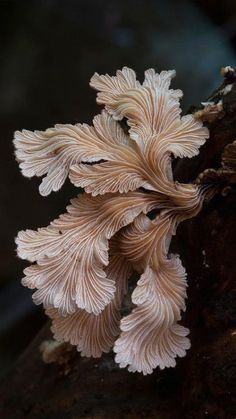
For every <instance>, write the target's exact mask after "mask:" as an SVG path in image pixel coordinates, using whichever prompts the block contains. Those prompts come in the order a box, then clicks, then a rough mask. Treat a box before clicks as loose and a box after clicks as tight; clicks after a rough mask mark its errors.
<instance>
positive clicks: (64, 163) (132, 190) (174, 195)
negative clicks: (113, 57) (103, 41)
mask: <svg viewBox="0 0 236 419" xmlns="http://www.w3.org/2000/svg"><path fill="white" fill-rule="evenodd" d="M174 75H175V72H174V71H163V72H161V73H160V74H157V73H155V71H154V70H152V69H151V70H147V71H146V72H145V80H144V82H143V84H140V82H139V81H137V79H136V75H135V72H134V71H133V70H131V69H129V68H127V67H124V68H123V69H122V70H121V71H117V74H116V76H113V77H110V76H109V75H105V76H100V75H98V74H95V75H94V76H93V77H92V79H91V82H90V85H91V86H92V87H93V88H95V89H96V90H98V95H97V102H98V103H99V104H101V105H104V109H103V111H102V112H101V114H100V115H97V116H96V117H95V118H94V120H93V126H88V125H86V124H76V125H70V124H66V125H55V127H54V128H50V129H48V130H46V131H44V132H41V131H34V132H31V131H27V130H23V131H22V132H19V131H17V132H16V133H15V140H14V143H15V148H16V157H17V160H18V161H19V163H20V168H21V170H22V173H23V174H24V175H25V176H27V177H32V176H44V178H43V181H42V183H41V185H40V188H39V189H40V193H41V194H42V195H48V194H49V193H50V192H51V191H57V190H59V189H60V188H61V186H62V185H63V183H64V182H65V179H66V178H67V176H69V178H70V180H71V182H72V183H74V185H76V186H78V187H82V188H84V191H85V192H84V193H83V194H81V195H79V196H78V197H77V198H74V199H73V200H72V201H71V205H70V206H68V208H67V213H65V214H63V215H62V216H60V217H59V218H58V219H57V220H54V221H53V222H52V223H51V224H50V226H48V227H46V228H40V229H38V230H37V231H32V230H26V231H21V232H20V233H19V234H18V237H17V239H16V242H17V248H18V255H19V256H20V257H21V258H23V259H27V260H29V261H30V262H36V263H35V264H33V265H31V266H30V267H28V268H26V269H25V271H24V273H25V277H24V278H23V280H22V283H23V285H25V286H28V287H29V288H32V289H36V291H35V292H34V294H33V299H34V301H35V303H36V304H41V303H43V305H44V307H45V308H46V313H47V314H48V315H49V317H50V318H51V319H52V331H53V333H54V337H55V338H56V339H57V340H59V341H66V342H70V343H71V344H72V345H76V346H77V349H78V350H79V351H80V352H81V354H82V355H83V356H93V357H100V356H101V355H102V352H108V351H109V350H110V349H111V348H112V347H113V346H114V351H115V353H116V356H115V360H116V362H117V363H118V364H119V365H120V367H126V366H128V369H129V371H133V372H134V371H139V372H142V373H143V374H149V373H151V372H152V371H153V369H154V368H156V367H157V366H159V367H160V368H165V367H173V366H174V365H175V358H176V356H184V355H185V352H186V349H188V348H189V347H190V342H189V339H188V337H187V335H188V333H189V331H188V329H186V328H184V327H183V326H181V325H179V324H178V322H179V320H180V319H181V311H183V310H185V298H186V287H187V283H186V272H185V269H184V267H183V266H182V263H181V261H180V258H179V256H178V255H172V254H169V246H170V241H171V237H172V235H173V234H175V232H176V228H177V226H178V224H179V223H180V222H181V221H183V220H185V219H187V218H191V217H193V216H194V215H196V214H197V213H198V212H199V210H200V208H201V206H202V202H203V198H204V192H203V189H201V188H200V186H197V185H196V184H180V183H178V182H175V181H174V180H173V174H172V165H171V163H172V158H173V157H193V156H195V155H196V154H197V153H198V152H199V148H200V146H201V145H202V144H204V142H205V140H206V138H208V130H207V128H205V127H203V125H202V122H200V121H198V120H197V119H196V118H195V117H194V116H193V115H187V116H182V117H181V116H180V113H181V109H180V105H179V99H180V98H181V97H182V92H181V91H180V90H172V89H169V86H170V82H171V78H172V77H174ZM123 118H126V121H127V124H128V128H129V132H128V134H126V133H125V132H124V130H123V129H122V128H121V126H120V124H119V122H118V121H119V120H122V119H123ZM155 209H156V210H157V212H156V214H157V215H156V216H155V218H154V219H153V220H151V219H150V218H149V216H148V213H149V212H150V211H152V210H155ZM134 270H135V271H137V272H138V273H139V274H140V279H139V281H138V283H137V287H136V288H135V290H134V291H133V293H132V302H133V303H134V305H135V306H136V307H135V308H134V309H133V310H132V312H131V313H130V314H129V315H127V316H125V317H123V318H122V319H120V308H121V304H122V298H123V296H124V294H125V293H126V292H127V289H128V288H127V283H128V279H129V277H130V276H131V275H132V272H133V271H134Z"/></svg>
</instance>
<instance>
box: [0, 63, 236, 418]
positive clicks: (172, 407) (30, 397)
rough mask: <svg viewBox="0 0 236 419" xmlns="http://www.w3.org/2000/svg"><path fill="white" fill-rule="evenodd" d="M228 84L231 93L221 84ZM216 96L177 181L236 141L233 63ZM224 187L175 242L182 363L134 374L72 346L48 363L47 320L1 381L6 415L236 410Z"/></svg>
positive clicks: (235, 323) (234, 262) (233, 259)
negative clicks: (182, 290) (183, 289)
mask: <svg viewBox="0 0 236 419" xmlns="http://www.w3.org/2000/svg"><path fill="white" fill-rule="evenodd" d="M231 84H233V85H232V89H231V90H230V88H229V89H228V90H230V91H228V90H227V91H228V93H226V94H225V91H224V90H222V89H223V88H224V87H225V86H226V85H227V86H230V85H231ZM220 99H221V100H222V102H223V111H222V112H221V114H219V115H218V116H217V115H216V117H215V119H214V118H213V119H214V120H213V121H212V122H208V126H209V129H210V139H209V140H208V141H207V143H206V145H205V146H203V147H202V148H201V151H200V154H199V155H198V156H197V157H195V158H193V159H182V160H180V161H179V162H177V164H176V166H175V171H174V172H175V177H176V179H177V180H179V181H192V180H193V179H195V178H196V177H197V175H198V174H199V173H201V172H202V171H203V170H204V169H207V168H211V167H213V168H218V167H219V166H220V160H221V154H222V152H223V149H224V146H225V145H226V144H228V143H231V142H232V141H233V140H235V139H236V83H235V73H234V72H233V71H231V72H228V73H227V74H226V78H225V82H224V84H223V85H222V86H221V88H219V89H218V91H216V92H215V93H214V94H213V95H212V97H211V100H212V101H214V102H215V103H217V102H218V101H219V100H220ZM209 118H210V117H208V116H206V119H208V120H209ZM210 119H212V118H210ZM228 192H229V193H228V194H225V193H222V194H220V193H219V194H217V195H216V196H215V197H214V198H213V199H212V200H211V201H210V202H209V203H206V204H205V206H204V209H203V210H202V212H201V213H200V214H199V215H198V216H197V217H196V218H195V219H193V220H190V221H186V222H184V223H182V224H181V225H180V227H179V228H178V231H177V236H176V238H175V239H174V243H173V245H172V251H174V252H177V253H179V254H180V255H181V258H182V261H183V265H184V266H185V267H186V270H187V273H188V281H189V288H188V299H187V312H186V314H185V317H184V319H183V322H182V324H184V325H186V326H187V327H189V328H190V331H191V334H190V338H191V343H192V346H191V349H190V350H189V351H188V352H187V356H186V357H185V358H183V359H177V367H176V368H173V369H166V370H164V371H160V370H159V369H156V370H155V372H154V373H153V374H152V375H150V376H143V375H141V374H138V373H135V374H132V373H129V372H128V371H127V370H124V369H119V367H118V366H117V365H116V364H115V363H114V361H113V355H112V354H108V355H104V356H103V357H102V358H101V359H98V360H97V359H96V360H94V359H87V358H81V357H80V355H79V354H78V353H77V352H76V351H75V350H74V349H73V350H72V351H70V352H68V353H66V355H65V357H64V359H63V360H61V362H59V363H52V364H45V363H44V362H43V361H42V356H41V354H40V351H39V346H40V343H41V342H42V341H43V340H44V339H49V338H51V333H50V330H49V326H48V325H47V326H46V327H45V328H44V329H43V330H42V331H41V332H40V333H39V335H38V336H37V337H36V339H35V340H34V341H33V342H32V343H31V345H30V346H29V347H28V349H27V350H26V351H25V353H24V354H23V355H22V356H21V357H20V358H19V360H18V362H17V364H16V365H15V366H14V368H13V369H12V371H11V372H10V373H9V374H8V376H7V377H6V378H5V379H4V382H3V383H2V384H1V387H0V418H1V419H21V418H30V419H40V418H46V419H76V418H97V419H98V418H99V419H102V418H109V419H110V418H117V419H118V418H119V419H120V418H129V419H131V418H158V419H184V418H186V419H201V418H211V419H233V418H235V417H236V391H235V390H236V355H235V354H236V352H235V349H236V306H235V302H234V301H235V294H236V291H235V284H234V280H235V276H236V253H235V251H236V242H235V237H236V223H235V206H236V194H235V189H234V187H231V189H230V190H228ZM234 328H235V329H234ZM234 330H235V331H234ZM67 349H68V348H67Z"/></svg>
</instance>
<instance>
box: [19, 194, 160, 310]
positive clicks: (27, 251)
mask: <svg viewBox="0 0 236 419" xmlns="http://www.w3.org/2000/svg"><path fill="white" fill-rule="evenodd" d="M157 205H158V202H157V196H156V195H154V194H152V193H150V194H144V193H142V192H129V193H128V194H122V195H115V196H114V195H113V194H107V195H104V196H97V197H92V196H91V195H86V194H82V195H80V196H79V197H78V198H75V199H73V200H72V201H71V205H70V206H68V208H67V213H66V214H63V215H61V216H60V217H59V218H58V219H57V220H54V221H53V222H52V223H51V224H50V226H48V227H46V228H40V229H38V230H37V231H33V230H26V231H21V232H19V234H18V237H17V239H16V243H17V246H18V255H19V256H20V257H21V258H22V259H28V260H29V261H31V262H34V261H37V263H36V264H34V265H32V266H30V267H28V268H26V269H25V271H24V273H25V277H24V278H23V280H22V283H23V285H25V286H27V287H29V288H32V289H34V288H37V291H36V292H35V293H34V294H33V300H34V302H35V303H36V304H41V303H43V304H44V307H45V308H49V307H55V308H57V309H59V311H60V312H61V314H67V313H68V314H71V313H73V312H75V311H76V309H77V308H78V307H79V308H82V309H85V310H86V311H88V312H89V313H94V314H99V313H100V312H101V311H102V310H103V309H104V307H105V306H106V305H107V304H108V303H109V302H110V301H111V299H112V298H113V295H114V292H115V285H114V280H112V279H110V278H107V276H106V274H105V271H104V267H105V266H107V265H108V263H109V259H108V250H109V239H111V237H112V236H113V235H114V234H115V233H116V232H117V231H119V230H120V229H121V228H122V227H124V226H126V225H127V224H129V223H131V222H132V221H133V220H134V218H135V217H137V216H138V215H139V214H140V213H141V212H142V211H144V212H147V211H150V210H152V209H153V207H156V206H157ZM159 205H160V206H162V205H163V204H162V197H160V203H159Z"/></svg>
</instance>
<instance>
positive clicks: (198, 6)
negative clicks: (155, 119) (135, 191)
mask: <svg viewBox="0 0 236 419" xmlns="http://www.w3.org/2000/svg"><path fill="white" fill-rule="evenodd" d="M0 33H1V37H0V53H1V64H0V120H1V125H0V126H1V165H0V168H1V175H0V188H1V190H0V197H1V205H0V215H1V217H0V220H1V236H0V237H1V238H0V374H2V373H4V372H5V371H7V369H8V368H9V367H11V366H14V363H13V361H14V359H15V358H16V357H17V355H18V354H19V353H20V352H22V351H23V350H24V348H25V347H26V346H27V344H28V342H29V341H30V340H31V339H32V337H33V336H34V335H35V334H36V333H37V331H38V329H39V328H40V327H41V325H42V324H43V322H45V317H44V314H43V312H42V310H41V309H39V308H36V307H34V306H33V304H32V303H31V298H30V291H28V290H26V289H24V288H23V287H22V286H21V285H20V278H21V277H22V270H23V268H24V266H26V264H25V263H24V262H23V261H20V260H19V259H18V258H17V257H16V253H15V244H14V238H15V236H16V234H17V231H18V230H21V229H25V228H37V227H39V226H45V225H47V224H48V223H49V221H50V220H52V219H54V218H55V217H57V216H58V215H59V214H60V213H62V212H63V211H64V209H65V206H66V205H67V203H68V202H69V199H70V198H71V197H73V196H75V195H76V193H77V191H76V189H75V188H74V187H73V186H72V185H70V184H69V182H67V183H66V185H65V186H64V187H63V189H62V190H61V191H59V192H58V193H52V195H50V196H49V197H47V198H43V197H41V196H40V195H39V193H38V189H37V187H38V184H39V180H38V179H32V180H29V179H26V178H23V176H22V175H21V173H20V171H19V169H18V165H17V163H16V162H15V159H14V150H13V146H12V138H13V133H14V131H15V130H16V129H19V130H21V129H23V128H27V129H31V130H34V129H46V128H48V127H51V126H53V125H54V124H55V123H76V122H88V123H90V122H91V121H92V117H93V115H94V114H96V113H98V112H99V108H98V106H97V105H96V102H95V92H94V91H92V90H91V89H90V88H89V85H88V83H89V80H90V77H91V76H92V75H93V73H94V72H95V71H97V72H99V73H109V74H114V72H115V71H116V70H117V69H119V68H122V66H124V65H127V66H130V67H132V68H133V69H134V70H135V71H136V72H137V74H138V75H139V77H140V78H142V77H143V72H144V70H145V69H147V68H150V67H154V68H155V69H156V70H157V71H160V70H162V69H172V68H175V69H176V70H177V77H176V79H175V81H174V85H175V86H177V87H178V88H181V89H183V91H184V93H185V95H184V99H183V109H185V110H186V109H187V108H188V106H190V105H191V104H197V103H199V102H200V101H203V100H204V99H206V98H207V95H208V94H209V93H210V92H211V91H212V90H213V89H214V87H216V86H217V85H218V84H219V83H220V74H219V70H220V68H221V67H222V66H225V65H232V66H234V65H235V53H236V51H235V49H236V2H235V1H233V0H232V1H230V0H224V1H222V0H221V1H209V0H208V1H204V0H202V1H193V0H192V1H191V0H186V1H182V0H176V1H174V0H165V1H163V0H120V1H118V0H110V1H108V0H103V1H102V0H86V1H80V0H74V1H73V0H64V1H61V0H44V1H43V0H38V1H0Z"/></svg>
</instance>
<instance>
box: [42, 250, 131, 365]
mask: <svg viewBox="0 0 236 419" xmlns="http://www.w3.org/2000/svg"><path fill="white" fill-rule="evenodd" d="M132 272H133V269H132V265H131V264H130V263H129V262H127V260H125V258H124V257H123V256H122V255H121V254H120V253H119V252H117V251H116V253H115V254H113V255H111V257H110V262H109V265H108V267H107V268H106V274H107V277H108V278H111V280H112V281H114V283H115V286H116V291H115V295H114V298H113V300H112V301H111V302H110V304H108V305H107V306H106V307H105V309H104V310H103V311H102V313H101V314H100V315H99V316H96V315H95V314H93V313H87V312H86V311H85V310H81V309H77V310H76V311H75V312H74V313H73V314H70V315H66V316H62V315H61V314H60V313H59V311H58V310H57V309H55V308H51V309H47V310H46V314H47V315H48V316H49V317H50V318H51V319H52V332H53V334H54V337H55V339H57V340H59V341H61V342H69V343H71V344H72V345H75V346H76V347H77V350H78V351H79V352H81V355H82V356H86V357H90V356H92V357H94V358H98V357H100V356H101V355H102V353H103V352H109V350H110V349H111V348H112V346H113V344H114V341H115V339H116V337H117V336H118V335H119V333H120V327H119V326H120V318H121V314H120V308H121V304H122V300H123V297H124V295H125V294H126V293H127V285H128V284H127V281H128V279H129V277H130V276H131V274H132Z"/></svg>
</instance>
